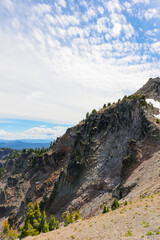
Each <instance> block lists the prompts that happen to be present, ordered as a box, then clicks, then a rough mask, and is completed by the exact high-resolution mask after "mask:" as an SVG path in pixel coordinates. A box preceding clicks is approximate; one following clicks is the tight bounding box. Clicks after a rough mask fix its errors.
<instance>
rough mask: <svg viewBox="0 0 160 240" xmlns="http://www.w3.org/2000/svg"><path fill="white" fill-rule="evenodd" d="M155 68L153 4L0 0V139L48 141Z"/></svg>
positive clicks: (157, 33)
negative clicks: (41, 139)
mask: <svg viewBox="0 0 160 240" xmlns="http://www.w3.org/2000/svg"><path fill="white" fill-rule="evenodd" d="M159 60H160V1H159V0H128V1H124V0H123V1H122V0H112V1H109V0H46V1H43V0H0V102H1V108H0V120H1V121H0V138H5V139H14V138H37V137H38V138H51V137H54V138H55V137H56V136H59V135H61V134H62V133H63V132H64V131H65V130H66V128H67V127H68V126H71V125H74V124H76V123H78V122H79V121H80V120H81V119H83V118H84V117H85V114H86V112H88V111H89V112H90V111H91V110H92V109H93V108H96V109H99V108H101V107H102V106H103V104H104V103H107V102H113V101H116V100H117V99H118V98H122V97H123V96H124V95H125V94H128V95H129V94H131V93H133V92H134V91H136V90H137V89H138V88H140V87H141V86H142V85H143V84H144V83H145V82H146V81H147V80H148V79H149V78H150V77H152V78H153V77H157V76H160V61H159ZM29 120H30V121H29ZM20 126H23V127H20Z"/></svg>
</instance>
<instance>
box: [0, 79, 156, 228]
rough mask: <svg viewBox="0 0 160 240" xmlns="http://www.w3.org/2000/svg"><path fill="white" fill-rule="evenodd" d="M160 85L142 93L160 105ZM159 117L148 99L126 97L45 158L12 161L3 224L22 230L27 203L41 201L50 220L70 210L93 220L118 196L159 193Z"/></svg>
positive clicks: (0, 193)
mask: <svg viewBox="0 0 160 240" xmlns="http://www.w3.org/2000/svg"><path fill="white" fill-rule="evenodd" d="M159 83H160V79H159V78H156V79H153V80H149V82H148V83H147V84H146V85H145V86H144V87H143V88H142V89H140V90H139V91H138V92H137V93H136V94H140V95H141V94H145V95H146V97H148V98H152V97H153V95H154V99H156V100H158V99H159V95H160V94H159V90H155V89H154V87H155V86H157V84H158V86H159ZM152 86H154V87H152ZM156 89H159V87H158V88H157V87H156ZM155 113H157V109H154V108H153V107H152V106H150V105H148V104H147V103H146V101H145V99H144V97H139V96H137V95H132V96H131V97H124V98H123V99H122V100H121V101H118V102H117V103H114V104H112V105H111V106H107V107H105V108H103V109H101V110H100V111H98V112H95V111H94V112H93V113H92V114H90V115H89V116H88V117H87V118H86V119H85V120H84V121H82V122H80V123H79V124H78V125H76V126H75V127H73V128H69V129H68V130H67V131H66V133H65V134H64V135H63V136H62V137H61V138H59V139H58V140H57V141H56V143H55V144H54V146H53V147H51V148H50V149H49V151H48V152H47V153H45V154H44V155H43V156H37V155H36V154H33V153H31V154H28V153H24V154H22V155H20V156H19V157H17V158H16V159H12V160H9V161H7V162H6V165H5V167H6V169H7V174H6V175H5V176H4V177H3V178H2V179H1V186H0V218H1V221H4V219H5V218H7V217H9V222H10V224H11V225H12V224H16V225H17V226H18V227H19V226H20V225H21V224H22V222H23V220H24V213H25V209H26V207H27V203H28V202H30V201H32V202H35V201H36V200H37V199H38V201H39V203H40V206H41V209H45V210H46V213H47V216H48V217H49V216H50V215H51V214H54V215H55V216H56V217H57V218H59V219H60V220H61V214H62V213H63V212H64V211H66V210H67V209H69V208H70V207H72V208H73V210H75V209H77V208H80V211H81V215H82V217H90V216H92V215H96V214H97V213H99V212H100V211H101V209H102V206H103V204H104V203H106V202H108V203H109V202H111V201H112V198H113V197H117V198H118V199H122V198H126V199H132V198H134V197H136V196H137V195H138V196H142V195H143V196H145V195H147V194H150V193H153V192H157V191H158V190H159V188H160V187H159V182H160V177H159V163H160V147H159V146H160V145H159V144H160V125H159V124H158V123H157V122H156V118H155V117H154V114H155Z"/></svg>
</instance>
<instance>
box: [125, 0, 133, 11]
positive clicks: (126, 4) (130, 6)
mask: <svg viewBox="0 0 160 240" xmlns="http://www.w3.org/2000/svg"><path fill="white" fill-rule="evenodd" d="M124 6H125V8H126V10H127V11H128V12H129V13H132V4H131V3H129V2H125V3H124Z"/></svg>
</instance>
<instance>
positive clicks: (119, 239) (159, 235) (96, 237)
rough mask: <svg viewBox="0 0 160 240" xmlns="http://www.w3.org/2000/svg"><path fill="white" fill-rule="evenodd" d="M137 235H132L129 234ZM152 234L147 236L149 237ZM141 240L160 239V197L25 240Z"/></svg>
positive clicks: (147, 199)
mask: <svg viewBox="0 0 160 240" xmlns="http://www.w3.org/2000/svg"><path fill="white" fill-rule="evenodd" d="M128 231H130V233H131V234H133V236H126V235H129V232H128ZM149 233H150V234H152V235H150V236H147V234H149ZM62 239H65V240H71V239H75V240H100V239H105V240H109V239H111V240H124V239H131V240H140V239H152V240H158V239H160V194H159V193H157V194H154V195H153V194H152V195H151V196H148V197H145V198H142V199H137V200H136V199H135V200H134V202H129V203H128V205H126V206H124V204H121V207H120V208H119V209H117V210H114V211H110V212H109V213H105V214H100V215H98V216H96V217H92V218H89V219H86V220H79V221H78V222H75V223H73V224H70V225H68V226H67V227H61V228H60V229H58V230H55V231H52V232H48V233H43V234H40V235H38V236H34V237H27V238H25V240H62Z"/></svg>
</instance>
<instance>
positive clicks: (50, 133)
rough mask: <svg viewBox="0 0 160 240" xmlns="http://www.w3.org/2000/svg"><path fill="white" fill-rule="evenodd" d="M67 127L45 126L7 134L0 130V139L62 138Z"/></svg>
mask: <svg viewBox="0 0 160 240" xmlns="http://www.w3.org/2000/svg"><path fill="white" fill-rule="evenodd" d="M67 128H68V127H65V126H56V127H53V128H46V127H45V126H41V127H34V128H30V129H28V130H26V131H23V132H7V131H4V130H0V138H2V139H7V140H13V139H50V138H52V139H56V138H57V137H60V136H62V135H63V134H64V133H65V132H66V130H67Z"/></svg>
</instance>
